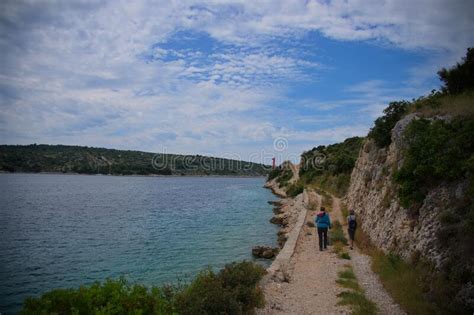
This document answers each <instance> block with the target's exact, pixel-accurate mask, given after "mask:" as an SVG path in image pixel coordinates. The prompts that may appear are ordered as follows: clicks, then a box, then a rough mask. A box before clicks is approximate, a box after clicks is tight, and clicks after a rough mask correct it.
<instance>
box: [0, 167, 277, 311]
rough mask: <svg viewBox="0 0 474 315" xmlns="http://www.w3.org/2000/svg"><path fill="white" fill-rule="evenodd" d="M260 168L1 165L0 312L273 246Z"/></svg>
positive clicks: (172, 276) (189, 270) (164, 278)
mask: <svg viewBox="0 0 474 315" xmlns="http://www.w3.org/2000/svg"><path fill="white" fill-rule="evenodd" d="M263 184H264V179H263V178H215V177H214V178H211V177H170V178H167V177H116V176H81V175H44V174H37V175H33V174H31V175H30V174H1V175H0V253H1V254H0V312H1V313H3V314H4V313H10V312H15V311H18V310H19V309H20V308H21V303H22V301H23V299H24V298H25V297H27V296H37V295H38V294H41V293H43V292H45V291H47V290H50V289H53V288H60V287H77V286H79V285H80V284H84V283H92V282H94V281H95V280H104V279H105V278H107V277H114V278H115V277H119V276H122V275H124V276H125V277H126V278H127V279H129V280H131V281H136V282H141V283H146V284H149V285H152V284H154V285H159V284H162V283H164V282H173V281H175V280H176V279H177V278H178V277H179V278H184V277H192V276H194V275H195V274H196V272H198V271H199V270H201V269H203V268H204V267H206V266H209V265H211V266H213V267H221V266H222V265H223V264H225V263H228V262H232V261H236V260H243V259H247V260H249V259H252V257H251V247H252V246H253V245H257V244H268V245H275V246H276V236H275V233H276V231H277V228H276V227H275V226H273V225H271V224H269V223H268V220H269V219H270V218H271V216H272V211H271V206H270V205H268V204H267V200H271V199H274V197H273V196H272V194H271V193H270V192H269V191H268V190H266V189H263V188H262V185H263Z"/></svg>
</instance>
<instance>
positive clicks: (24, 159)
mask: <svg viewBox="0 0 474 315" xmlns="http://www.w3.org/2000/svg"><path fill="white" fill-rule="evenodd" d="M0 171H4V172H33V173H37V172H58V173H80V174H113V175H248V176H262V175H266V174H267V173H268V167H267V166H265V165H263V164H257V163H250V162H242V161H237V160H230V159H222V158H214V157H208V156H201V155H175V154H154V153H150V152H140V151H125V150H113V149H104V148H91V147H81V146H66V145H44V144H41V145H36V144H33V145H25V146H23V145H0Z"/></svg>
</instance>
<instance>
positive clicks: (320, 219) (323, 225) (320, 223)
mask: <svg viewBox="0 0 474 315" xmlns="http://www.w3.org/2000/svg"><path fill="white" fill-rule="evenodd" d="M314 222H315V225H316V227H317V228H318V237H319V250H320V251H322V250H323V249H327V247H328V228H329V229H330V228H331V219H330V218H329V214H327V213H326V209H325V208H324V207H321V212H319V213H318V215H317V216H316V218H315V220H314Z"/></svg>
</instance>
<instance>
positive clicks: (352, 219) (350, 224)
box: [347, 210, 357, 249]
mask: <svg viewBox="0 0 474 315" xmlns="http://www.w3.org/2000/svg"><path fill="white" fill-rule="evenodd" d="M356 229H357V220H356V216H355V212H354V210H351V211H350V212H349V215H348V216H347V232H348V233H349V239H350V241H351V249H354V236H355V232H356Z"/></svg>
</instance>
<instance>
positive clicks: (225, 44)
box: [0, 0, 474, 156]
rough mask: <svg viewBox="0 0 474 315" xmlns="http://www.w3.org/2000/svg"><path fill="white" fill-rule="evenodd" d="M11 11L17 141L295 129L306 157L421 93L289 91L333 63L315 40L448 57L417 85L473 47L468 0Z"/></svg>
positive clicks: (12, 123)
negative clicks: (309, 44) (297, 94)
mask: <svg viewBox="0 0 474 315" xmlns="http://www.w3.org/2000/svg"><path fill="white" fill-rule="evenodd" d="M0 12H1V13H0V50H1V51H2V58H1V60H0V68H1V70H0V111H1V112H0V140H1V142H4V143H23V144H24V143H32V142H44V143H66V144H82V145H95V146H105V147H116V148H126V149H141V150H147V151H157V150H158V151H159V150H162V149H163V148H167V150H168V152H176V153H209V154H213V155H223V154H228V153H229V152H233V153H235V152H237V153H239V154H242V155H243V156H250V155H251V154H252V153H254V152H258V151H259V150H261V149H262V148H266V150H268V151H271V150H272V141H273V138H274V137H276V136H280V135H286V136H288V137H289V140H290V141H292V142H293V143H294V146H292V147H291V148H292V149H291V150H292V151H291V152H292V153H294V154H299V153H300V150H303V149H304V148H305V147H307V146H312V145H313V143H317V142H319V143H330V142H334V141H339V140H343V138H344V137H346V136H352V135H362V134H363V133H364V132H366V131H367V129H368V123H367V120H364V119H365V118H354V117H359V116H364V117H365V116H367V115H366V113H367V112H369V113H370V117H369V118H370V119H371V117H372V116H374V115H375V113H376V112H379V111H380V109H381V106H382V104H386V102H387V101H388V100H393V99H391V98H392V97H394V98H398V97H399V96H400V95H410V93H411V91H408V90H403V89H400V88H398V89H394V88H392V87H387V85H386V82H383V81H367V82H363V83H360V84H358V85H353V86H352V87H351V88H348V89H347V91H345V92H346V93H348V94H349V96H351V97H346V98H343V99H334V100H330V101H321V100H318V99H315V98H312V99H307V100H305V99H304V97H303V98H302V99H298V100H295V99H291V98H289V97H288V92H289V90H290V89H291V85H296V86H297V85H299V84H302V83H306V84H308V83H312V82H316V81H317V76H318V71H320V70H321V69H324V68H325V67H326V66H325V65H324V64H321V63H319V62H317V61H315V60H317V58H313V57H314V55H317V54H318V52H309V51H308V50H307V49H306V47H305V43H303V42H301V41H300V40H301V39H302V38H304V36H305V34H308V33H310V32H319V33H321V34H323V35H324V36H326V37H328V38H331V39H336V40H342V41H370V42H373V43H375V44H377V45H389V46H393V47H398V48H402V49H407V50H415V51H417V50H430V51H437V52H438V53H437V56H438V57H436V58H433V60H432V62H431V64H430V65H429V66H420V67H419V68H416V69H413V70H412V79H413V80H412V82H411V83H413V82H415V81H416V82H421V81H423V78H425V77H426V76H427V73H428V70H430V71H431V69H432V68H434V67H435V66H436V65H438V64H440V63H442V62H444V61H446V60H449V61H450V62H451V61H452V62H454V61H455V60H457V59H458V57H459V55H460V54H461V53H462V52H463V51H464V49H465V47H467V45H469V44H472V43H473V42H474V37H473V34H474V30H473V23H472V21H473V20H474V16H473V12H474V10H472V5H471V3H470V2H469V1H439V0H436V1H418V2H414V3H413V2H408V1H372V2H370V3H367V2H366V1H364V2H362V1H273V2H251V1H241V2H238V1H219V2H215V1H177V2H174V1H161V2H159V3H157V2H155V1H133V2H130V1H67V2H56V1H12V0H6V1H2V2H1V3H0ZM456 58H457V59H456ZM427 69H428V70H427ZM409 84H410V82H407V83H406V86H408V85H409ZM420 84H421V83H420ZM282 102H286V103H287V104H288V106H286V107H285V108H281V107H280V108H276V106H275V104H276V103H282ZM305 102H306V105H307V108H306V109H305V110H306V111H304V112H302V109H301V108H303V106H304V104H303V103H305ZM341 107H344V108H345V109H346V110H347V112H348V113H352V114H354V115H355V116H354V117H350V118H351V119H348V118H347V117H342V116H341V113H340V112H337V110H338V109H339V108H341ZM351 107H353V108H354V109H351ZM324 110H326V111H327V112H328V113H327V114H324V113H323V112H324ZM364 111H365V112H364ZM357 115H359V116H357ZM308 116H310V119H309V120H308ZM304 117H306V118H304ZM311 117H312V119H311ZM305 119H306V120H305ZM351 120H352V121H351ZM328 123H331V125H330V126H328V125H327V124H328ZM292 142H290V143H292Z"/></svg>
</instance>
